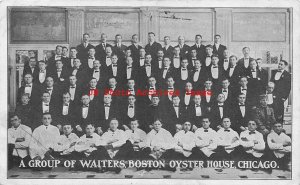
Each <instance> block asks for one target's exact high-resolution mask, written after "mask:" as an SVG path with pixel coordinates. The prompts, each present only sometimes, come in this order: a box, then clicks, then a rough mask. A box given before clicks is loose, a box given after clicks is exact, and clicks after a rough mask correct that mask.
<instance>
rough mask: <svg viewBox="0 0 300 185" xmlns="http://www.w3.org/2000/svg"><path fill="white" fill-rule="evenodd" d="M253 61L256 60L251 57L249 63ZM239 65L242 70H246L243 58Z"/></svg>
mask: <svg viewBox="0 0 300 185" xmlns="http://www.w3.org/2000/svg"><path fill="white" fill-rule="evenodd" d="M251 60H254V58H251V57H249V63H250V61H251ZM237 65H238V66H239V67H240V68H241V69H243V70H245V65H244V58H241V59H240V60H238V62H237ZM248 68H249V66H248Z"/></svg>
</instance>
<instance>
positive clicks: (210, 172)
mask: <svg viewBox="0 0 300 185" xmlns="http://www.w3.org/2000/svg"><path fill="white" fill-rule="evenodd" d="M8 178H16V179H22V178H37V179H39V178H56V179H63V178H80V179H85V178H95V179H97V178H134V179H136V178H172V179H175V178H186V179H207V180H209V179H211V180H215V179H216V180H217V179H227V180H228V179H274V180H275V179H291V172H288V171H282V170H277V169H276V170H273V171H272V173H271V174H268V173H266V172H263V171H257V172H255V171H251V170H244V171H242V170H239V169H224V170H223V171H222V172H219V170H215V169H212V168H195V169H194V170H192V171H185V172H184V171H180V170H177V171H176V172H170V171H165V170H152V171H149V172H148V171H145V170H140V171H137V170H136V169H135V168H133V169H123V170H122V171H121V172H120V173H119V174H115V173H114V172H105V173H96V172H83V171H69V170H68V169H66V168H64V167H57V168H54V169H52V170H51V171H32V170H30V169H19V168H17V167H16V168H13V169H10V170H9V171H8Z"/></svg>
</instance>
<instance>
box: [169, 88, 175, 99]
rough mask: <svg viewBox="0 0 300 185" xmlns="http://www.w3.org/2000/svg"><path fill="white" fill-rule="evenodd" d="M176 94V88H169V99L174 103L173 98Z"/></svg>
mask: <svg viewBox="0 0 300 185" xmlns="http://www.w3.org/2000/svg"><path fill="white" fill-rule="evenodd" d="M173 94H174V87H168V98H169V100H170V101H172V96H173Z"/></svg>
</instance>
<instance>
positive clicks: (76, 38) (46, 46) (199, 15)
mask: <svg viewBox="0 0 300 185" xmlns="http://www.w3.org/2000/svg"><path fill="white" fill-rule="evenodd" d="M31 9H32V8H31ZM23 10H25V11H26V9H24V8H23ZM51 11H55V9H53V8H51ZM57 11H58V12H61V8H60V9H59V10H57ZM65 11H66V15H67V16H66V21H67V24H66V29H67V41H65V42H64V41H63V42H59V43H53V42H50V41H49V42H43V43H10V44H9V45H8V67H9V73H8V75H9V76H8V78H9V92H13V93H9V97H8V98H9V101H8V103H9V108H10V110H13V109H14V108H15V103H16V102H15V99H16V91H17V88H18V84H17V83H18V82H17V70H18V69H20V67H22V65H21V66H20V65H17V64H16V50H22V49H26V50H30V49H34V50H38V59H39V60H41V59H43V57H44V56H43V50H53V49H54V48H55V46H56V45H57V44H63V45H66V46H69V47H71V46H76V45H78V44H79V43H80V42H81V37H82V34H83V33H85V32H90V33H92V34H93V38H92V39H93V41H92V43H93V44H95V45H96V44H98V42H99V39H100V38H99V37H100V34H101V33H102V30H105V33H106V34H107V35H108V38H109V39H110V40H111V39H113V37H114V34H115V33H118V32H119V33H120V34H123V35H124V38H123V39H124V40H125V44H127V45H129V44H130V41H129V40H130V35H132V34H134V33H137V34H139V36H140V41H141V45H143V46H144V45H145V44H146V43H147V33H148V32H149V31H152V32H155V33H156V38H157V40H158V41H159V42H161V43H162V38H163V36H165V34H166V33H169V35H172V37H171V40H172V45H175V44H176V45H177V43H176V39H177V38H176V37H177V36H176V35H177V34H178V35H179V34H181V35H184V36H186V38H187V39H186V40H187V44H188V45H193V36H194V35H196V34H202V35H203V40H204V41H203V44H205V45H206V44H209V43H213V35H215V34H220V35H221V36H222V43H223V44H224V45H226V46H227V47H228V48H229V50H230V51H231V53H232V54H235V55H237V56H238V57H242V51H241V50H242V48H243V47H245V46H249V47H250V48H251V56H252V57H254V58H258V57H262V58H263V59H264V60H266V56H265V54H266V52H267V51H270V52H271V55H273V53H274V55H276V56H277V55H280V54H282V57H283V59H285V60H287V61H288V62H289V63H290V64H292V59H291V56H292V54H291V53H292V48H291V47H292V46H291V35H290V30H292V29H291V26H292V25H291V24H290V20H291V12H290V11H291V10H290V9H283V8H280V9H278V8H275V9H266V8H158V7H141V8H111V7H68V8H66V9H65ZM93 15H95V17H96V18H93ZM102 17H105V19H102ZM195 19H196V20H195ZM241 19H242V20H241ZM253 19H255V20H253ZM256 19H257V21H256ZM243 20H245V21H243ZM247 24H249V27H247ZM93 25H95V26H94V27H93ZM131 25H132V26H131ZM178 25H184V28H182V27H180V26H178ZM87 28H88V29H87ZM264 28H266V29H264ZM234 29H235V30H236V29H239V30H245V32H249V31H252V32H256V33H251V32H250V33H245V38H243V35H237V34H235V35H233V33H235V30H234ZM134 30H136V31H135V32H134V33H132V32H133V31H134ZM268 32H270V33H268ZM111 33H112V34H111ZM255 34H256V35H257V37H256V38H260V40H256V39H253V38H251V35H255ZM97 39H98V40H97ZM264 66H265V67H267V68H268V69H269V70H270V69H273V68H276V67H277V65H276V64H264Z"/></svg>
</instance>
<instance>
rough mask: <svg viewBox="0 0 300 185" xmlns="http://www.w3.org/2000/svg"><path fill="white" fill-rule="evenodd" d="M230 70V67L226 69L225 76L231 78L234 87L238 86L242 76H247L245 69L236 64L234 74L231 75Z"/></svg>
mask: <svg viewBox="0 0 300 185" xmlns="http://www.w3.org/2000/svg"><path fill="white" fill-rule="evenodd" d="M229 72H230V67H229V68H228V69H227V70H226V71H225V77H226V78H228V79H229V81H230V86H231V87H233V88H234V87H237V86H238V83H239V80H240V77H242V76H245V73H244V70H243V69H242V68H241V67H239V66H236V67H235V68H234V71H233V73H232V76H229Z"/></svg>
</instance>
